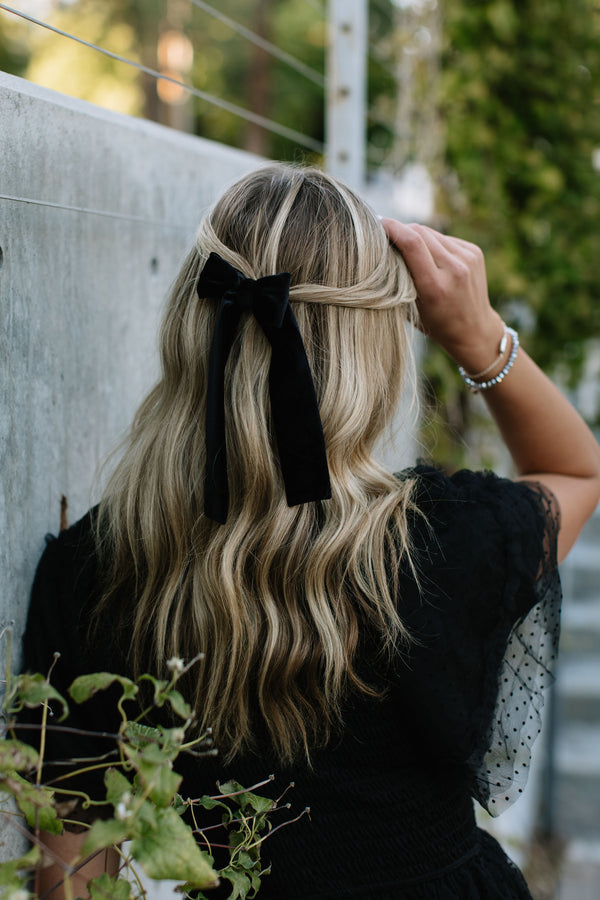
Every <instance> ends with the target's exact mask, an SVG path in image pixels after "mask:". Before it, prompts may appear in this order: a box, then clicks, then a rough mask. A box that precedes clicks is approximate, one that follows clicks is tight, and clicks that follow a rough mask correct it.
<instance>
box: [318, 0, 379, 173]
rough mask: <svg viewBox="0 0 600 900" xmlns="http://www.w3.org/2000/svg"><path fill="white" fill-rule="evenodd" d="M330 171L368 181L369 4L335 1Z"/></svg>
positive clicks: (329, 59) (331, 48)
mask: <svg viewBox="0 0 600 900" xmlns="http://www.w3.org/2000/svg"><path fill="white" fill-rule="evenodd" d="M329 30H330V31H329V50H328V57H327V102H326V122H325V131H326V144H327V154H326V167H327V170H328V171H329V172H331V174H332V175H337V176H338V177H339V178H342V179H343V180H344V181H346V182H347V183H348V184H351V185H352V186H353V187H355V188H358V189H360V188H362V187H363V184H364V180H365V144H366V93H367V91H366V77H367V31H368V12H367V0H329Z"/></svg>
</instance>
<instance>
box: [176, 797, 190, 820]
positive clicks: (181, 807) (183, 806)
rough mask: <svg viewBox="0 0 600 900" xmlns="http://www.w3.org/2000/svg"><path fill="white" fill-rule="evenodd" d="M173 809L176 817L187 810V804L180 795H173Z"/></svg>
mask: <svg viewBox="0 0 600 900" xmlns="http://www.w3.org/2000/svg"><path fill="white" fill-rule="evenodd" d="M173 809H174V810H175V812H176V813H177V815H178V816H182V815H183V814H184V812H185V811H186V810H187V809H189V804H188V803H186V801H185V800H184V799H183V797H182V796H181V794H175V796H174V797H173Z"/></svg>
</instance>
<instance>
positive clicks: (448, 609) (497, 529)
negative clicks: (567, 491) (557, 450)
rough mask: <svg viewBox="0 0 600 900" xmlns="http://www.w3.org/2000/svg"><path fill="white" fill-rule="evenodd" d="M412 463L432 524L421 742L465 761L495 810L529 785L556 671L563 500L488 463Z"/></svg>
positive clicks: (411, 679) (421, 611)
mask: <svg viewBox="0 0 600 900" xmlns="http://www.w3.org/2000/svg"><path fill="white" fill-rule="evenodd" d="M413 473H414V474H416V475H417V477H419V476H420V487H419V489H418V494H417V497H418V501H417V502H418V505H419V507H420V509H421V510H422V512H423V513H424V515H425V517H426V519H427V521H428V526H427V528H428V530H426V529H424V528H423V527H421V528H420V530H419V531H418V532H417V539H418V541H420V545H421V551H422V552H421V558H422V559H424V560H425V564H424V565H423V577H422V582H421V585H420V587H419V595H418V602H415V604H414V607H413V608H412V610H409V619H408V622H407V624H408V626H409V628H410V627H411V625H414V626H415V628H414V629H413V634H414V635H415V637H416V638H417V643H416V645H415V649H414V652H413V658H412V661H411V664H410V672H409V674H408V675H406V674H405V675H404V676H403V677H404V678H405V680H406V679H408V681H407V683H408V684H409V685H410V691H411V694H412V696H413V697H414V698H416V700H413V699H411V701H410V702H411V704H412V706H411V711H412V713H413V714H414V715H416V716H417V718H418V721H419V725H420V727H421V729H422V734H423V735H424V739H423V747H424V748H426V747H429V746H431V745H434V746H435V747H436V748H437V750H436V752H437V753H438V756H439V755H441V756H442V757H443V759H444V760H445V761H446V762H450V763H452V764H453V765H455V764H459V763H461V762H462V764H463V765H464V764H466V766H467V769H468V771H469V773H470V781H471V784H472V793H473V796H474V797H475V798H476V799H477V800H478V801H479V803H480V804H481V805H482V806H483V807H484V808H486V809H487V810H488V811H489V812H490V814H491V815H498V814H499V813H500V812H502V811H503V810H504V809H505V808H506V807H508V806H509V805H510V804H511V803H513V802H514V801H515V800H516V799H517V798H518V796H519V795H520V794H521V793H522V791H523V788H524V786H525V783H526V781H527V776H528V773H529V765H530V760H531V750H532V745H533V743H534V741H535V739H536V738H537V736H538V734H539V733H540V729H541V718H540V712H541V709H542V706H543V692H544V689H545V688H547V687H548V686H549V685H550V684H551V682H552V674H551V673H552V668H553V663H554V660H555V658H556V654H557V647H558V637H559V621H560V601H561V590H560V581H559V577H558V569H557V562H556V538H557V533H558V527H559V511H558V506H557V503H556V500H555V499H554V497H553V495H552V494H551V492H550V491H548V490H547V489H546V488H545V487H543V486H541V485H539V484H530V483H526V482H513V481H510V480H508V479H503V478H498V477H497V476H495V475H493V474H491V473H474V472H469V471H466V470H465V471H461V472H458V473H456V474H455V475H454V476H452V477H451V478H447V477H446V476H445V475H443V474H442V473H441V472H439V471H437V470H434V469H431V468H429V467H418V468H417V469H416V470H413ZM416 550H417V551H419V546H417V547H416ZM417 705H418V708H417ZM427 752H429V751H427Z"/></svg>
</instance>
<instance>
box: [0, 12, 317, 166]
mask: <svg viewBox="0 0 600 900" xmlns="http://www.w3.org/2000/svg"><path fill="white" fill-rule="evenodd" d="M0 9H3V10H4V11H5V12H8V13H12V15H15V16H19V18H21V19H25V20H26V21H28V22H31V23H32V24H33V25H39V27H40V28H46V29H47V30H48V31H52V32H54V33H55V34H60V35H62V37H66V38H69V39H70V40H72V41H75V42H76V43H78V44H82V45H83V46H84V47H89V48H90V49H91V50H96V51H97V52H98V53H102V54H103V55H104V56H108V57H109V58H110V59H115V60H117V61H118V62H122V63H124V64H125V65H126V66H132V67H133V68H134V69H138V71H140V72H144V73H145V74H146V75H150V76H151V77H152V78H156V79H160V80H161V81H168V82H169V83H170V84H176V85H177V86H178V87H181V88H184V90H186V91H188V93H190V94H192V95H193V96H194V97H198V98H199V99H200V100H204V101H205V102H206V103H210V104H212V105H213V106H217V107H219V109H224V110H225V111H226V112H230V113H232V114H233V115H234V116H238V117H239V118H240V119H245V120H246V121H247V122H253V123H254V124H255V125H259V126H260V127H261V128H264V129H265V130H266V131H270V132H272V133H273V134H278V135H280V136H281V137H285V138H288V140H291V141H294V143H296V144H300V145H301V146H302V147H307V148H308V149H309V150H314V151H315V152H316V153H323V151H324V146H323V144H322V143H321V142H320V141H316V140H314V138H311V137H309V136H308V135H306V134H301V133H300V132H299V131H295V130H294V129H293V128H288V127H287V125H281V124H280V123H279V122H274V121H273V120H272V119H267V118H266V117H265V116H259V115H258V114H257V113H253V112H251V111H250V110H248V109H244V108H243V107H242V106H237V105H236V104H235V103H230V102H229V101H228V100H222V99H221V98H220V97H215V96H214V95H213V94H208V93H206V91H201V90H199V89H198V88H195V87H192V86H191V85H189V84H186V83H185V82H184V81H179V80H178V79H177V78H172V77H171V76H170V75H164V74H163V73H162V72H157V71H156V69H151V68H150V67H149V66H144V65H142V63H137V62H134V61H133V60H131V59H127V57H125V56H120V55H119V54H118V53H113V52H112V50H106V49H105V48H104V47H99V46H98V44H93V43H91V41H85V40H84V39H83V38H80V37H77V36H76V35H74V34H70V33H69V32H68V31H63V30H62V29H61V28H57V27H56V26H55V25H50V24H49V23H48V22H43V21H42V20H41V19H36V18H34V16H30V15H28V14H27V13H24V12H21V11H20V10H18V9H13V8H12V7H11V6H6V4H4V3H0Z"/></svg>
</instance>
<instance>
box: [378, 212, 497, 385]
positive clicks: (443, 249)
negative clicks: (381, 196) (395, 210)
mask: <svg viewBox="0 0 600 900" xmlns="http://www.w3.org/2000/svg"><path fill="white" fill-rule="evenodd" d="M382 224H383V227H384V228H385V230H386V232H387V234H388V236H389V238H390V240H391V241H392V243H393V244H394V245H395V246H396V247H397V248H398V249H399V250H400V252H401V253H402V256H403V257H404V259H405V261H406V264H407V266H408V268H409V269H410V272H411V275H412V277H413V279H414V282H415V287H416V289H417V294H418V297H417V307H418V310H419V316H420V323H421V329H422V331H424V332H425V334H426V335H428V337H430V338H431V339H432V340H434V341H435V342H436V343H438V344H440V345H441V346H442V347H443V348H444V349H445V350H446V351H447V353H449V354H450V356H452V358H453V359H454V360H456V362H457V363H459V364H460V365H462V366H464V368H465V369H466V370H467V372H479V371H481V370H483V369H485V368H486V367H487V366H489V364H490V362H493V360H494V359H495V358H496V357H497V356H498V347H499V345H500V340H501V339H502V335H503V331H504V329H503V325H502V320H501V319H500V316H499V315H498V313H496V312H494V310H493V309H492V307H491V306H490V301H489V298H488V290H487V279H486V275H485V261H484V258H483V253H482V252H481V250H480V249H479V247H477V246H476V245H475V244H470V243H469V242H468V241H463V240H461V239H460V238H454V237H449V236H448V235H444V234H440V233H439V232H437V231H434V230H433V228H428V227H427V226H425V225H403V224H402V223H401V222H397V221H396V220H395V219H383V220H382Z"/></svg>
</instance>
